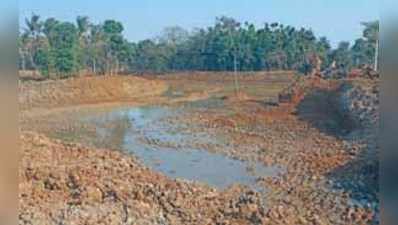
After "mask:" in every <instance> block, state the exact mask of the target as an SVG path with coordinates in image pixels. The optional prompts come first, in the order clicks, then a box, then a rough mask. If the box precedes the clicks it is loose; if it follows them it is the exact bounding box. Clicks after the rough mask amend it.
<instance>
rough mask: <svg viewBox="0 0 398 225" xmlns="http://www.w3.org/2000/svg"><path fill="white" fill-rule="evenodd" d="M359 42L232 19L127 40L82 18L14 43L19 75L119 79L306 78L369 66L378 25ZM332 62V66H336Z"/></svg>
mask: <svg viewBox="0 0 398 225" xmlns="http://www.w3.org/2000/svg"><path fill="white" fill-rule="evenodd" d="M362 25H363V26H364V31H363V37H361V38H359V39H357V40H356V41H355V43H354V44H353V45H352V46H350V43H349V42H341V43H340V44H339V45H338V46H337V48H334V49H333V48H332V47H331V45H330V42H329V40H328V39H327V38H326V37H317V36H316V35H315V34H314V32H313V31H312V30H311V29H305V28H296V27H292V26H288V25H284V24H280V23H265V24H264V25H263V26H261V27H256V26H255V25H254V24H252V23H249V22H245V23H243V24H242V23H240V22H238V21H236V20H235V19H233V18H230V17H225V16H222V17H219V18H216V21H215V23H214V25H213V26H209V27H207V28H198V29H195V30H193V31H191V32H189V31H187V30H185V29H183V28H181V27H178V26H174V27H167V28H165V29H164V31H163V32H162V33H161V35H160V36H157V37H155V38H153V39H147V40H142V41H138V42H131V41H128V40H127V39H126V38H125V37H124V35H123V31H124V26H123V24H122V23H121V22H119V21H115V20H105V21H104V22H103V23H99V24H94V23H92V22H91V21H90V19H89V18H88V17H86V16H79V17H77V18H76V22H75V23H70V22H62V21H58V20H56V19H54V18H47V19H46V20H44V21H42V20H41V18H40V16H38V15H32V17H31V18H27V19H26V24H25V29H24V30H23V32H21V34H20V37H19V39H20V40H19V54H20V57H19V58H20V68H21V69H32V70H40V71H41V72H42V74H43V75H54V76H58V77H59V76H70V75H76V74H78V73H80V72H82V71H85V72H89V73H93V74H110V75H112V74H117V73H120V72H126V73H127V72H158V73H160V72H169V71H189V70H199V71H230V70H234V69H235V68H236V69H237V70H239V71H259V70H298V71H301V72H303V73H308V72H309V71H311V70H312V69H313V67H314V66H315V65H314V58H316V59H319V60H318V61H320V62H321V68H327V67H329V66H330V65H331V64H334V65H336V66H337V67H339V68H341V69H344V70H347V71H348V70H350V69H351V68H352V67H358V66H360V65H362V64H367V65H372V64H373V63H374V58H375V52H376V50H375V49H376V48H377V47H376V45H377V41H378V32H379V23H378V22H377V21H373V22H366V23H362ZM333 62H334V63H333Z"/></svg>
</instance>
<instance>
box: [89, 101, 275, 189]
mask: <svg viewBox="0 0 398 225" xmlns="http://www.w3.org/2000/svg"><path fill="white" fill-rule="evenodd" d="M179 113H180V112H178V110H175V109H172V108H168V107H134V108H119V109H115V110H113V111H110V112H103V113H99V114H95V115H90V116H89V117H87V118H85V119H84V120H85V121H89V122H90V123H93V124H95V126H96V133H97V138H99V139H103V141H105V142H111V143H112V145H115V146H117V147H118V148H120V149H122V150H124V151H128V152H130V153H132V154H134V155H135V156H136V157H138V158H139V159H140V160H141V161H142V163H143V164H144V165H145V166H147V167H149V168H151V169H153V170H156V171H159V172H161V173H163V174H165V175H167V176H169V177H171V178H183V179H187V180H192V181H199V182H203V183H207V184H208V185H210V186H213V187H216V188H219V189H224V188H226V187H228V186H230V185H232V184H243V185H247V186H250V187H252V188H255V189H257V186H256V179H257V178H258V177H260V176H261V177H267V176H276V175H277V173H278V172H279V169H277V168H275V167H265V166H263V165H262V164H259V163H258V164H255V163H251V164H249V163H247V162H242V161H239V160H235V159H231V158H229V157H227V156H225V155H222V154H217V153H210V152H208V151H206V149H201V148H197V147H195V146H211V145H223V143H222V142H221V140H219V139H218V138H216V137H214V136H211V135H209V134H207V133H204V132H203V133H198V132H195V133H190V132H189V131H187V129H184V126H183V125H180V124H175V123H173V122H170V120H168V119H169V118H170V117H176V116H178V115H179Z"/></svg>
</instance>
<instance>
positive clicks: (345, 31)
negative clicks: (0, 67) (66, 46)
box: [19, 0, 379, 46]
mask: <svg viewBox="0 0 398 225" xmlns="http://www.w3.org/2000/svg"><path fill="white" fill-rule="evenodd" d="M32 13H35V14H39V15H40V16H41V17H42V18H47V17H55V18H57V19H59V20H66V21H75V18H76V16H78V15H83V16H88V17H90V20H91V21H93V22H95V23H98V22H101V21H104V20H105V19H115V20H118V21H120V22H122V23H123V25H124V27H125V31H124V34H125V36H126V37H127V39H128V40H130V41H138V40H143V39H147V38H153V37H155V36H157V35H159V34H160V33H161V31H162V30H163V29H164V28H165V27H168V26H175V25H178V26H181V27H183V28H186V29H188V30H192V29H193V28H197V27H207V26H211V25H212V24H214V22H215V18H216V17H219V16H223V15H225V16H230V17H233V18H235V19H237V20H238V21H240V22H244V21H248V22H251V23H254V24H255V25H256V26H258V27H261V26H262V25H263V24H264V23H265V22H268V23H271V22H280V23H283V24H285V25H291V26H295V27H297V28H299V27H305V28H311V29H312V30H313V31H314V33H315V34H316V35H317V36H318V37H320V36H326V37H327V38H328V39H329V40H330V41H331V44H332V45H333V46H336V45H337V43H338V42H339V41H350V42H351V43H352V42H353V41H354V40H355V39H357V38H359V37H361V35H362V27H361V25H360V23H361V22H363V21H371V20H375V19H379V3H378V0H106V1H104V0H19V18H20V19H19V20H20V23H21V24H23V22H24V19H25V18H26V17H30V16H31V15H32Z"/></svg>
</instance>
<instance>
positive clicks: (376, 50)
mask: <svg viewBox="0 0 398 225" xmlns="http://www.w3.org/2000/svg"><path fill="white" fill-rule="evenodd" d="M378 58H379V40H376V49H375V62H374V63H375V65H374V70H375V71H377V70H378V64H379V59H378Z"/></svg>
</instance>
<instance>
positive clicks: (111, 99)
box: [20, 73, 379, 225]
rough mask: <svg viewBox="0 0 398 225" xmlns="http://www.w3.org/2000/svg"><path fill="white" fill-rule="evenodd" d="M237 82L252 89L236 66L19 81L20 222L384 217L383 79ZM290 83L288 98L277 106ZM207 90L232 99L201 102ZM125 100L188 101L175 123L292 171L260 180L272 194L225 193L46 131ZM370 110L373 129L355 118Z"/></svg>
mask: <svg viewBox="0 0 398 225" xmlns="http://www.w3.org/2000/svg"><path fill="white" fill-rule="evenodd" d="M239 80H240V92H241V96H244V98H242V97H240V98H236V97H234V95H233V94H234V81H233V79H232V78H231V76H230V74H221V76H220V74H216V75H214V74H206V73H197V74H193V75H192V77H190V76H189V74H178V75H169V76H145V78H137V77H112V78H88V79H86V78H80V79H78V80H66V81H51V82H48V81H46V82H44V83H42V82H41V83H36V82H30V83H22V84H21V87H20V105H21V108H22V109H23V112H22V114H21V115H22V116H21V123H22V124H23V126H22V130H23V131H22V132H23V133H22V136H21V142H22V162H21V164H20V177H21V180H20V205H21V209H22V210H21V211H20V224H319V225H322V224H378V223H379V218H378V214H379V202H378V190H377V181H378V177H377V166H378V162H377V159H376V158H377V157H375V156H377V152H378V147H377V146H376V145H375V143H376V141H375V140H376V138H377V132H376V131H377V124H378V117H377V112H378V108H377V107H378V91H377V90H378V89H377V87H378V85H379V84H378V83H377V82H368V81H360V80H355V81H325V80H321V81H319V80H312V79H301V80H298V81H296V83H294V84H292V83H291V81H292V74H290V73H289V74H287V75H286V74H285V75H284V74H271V75H267V74H261V73H259V74H247V75H244V76H241V77H240V79H239ZM91 81H92V82H91ZM347 84H349V85H350V86H349V87H347V86H346V85H347ZM97 85H98V88H97ZM288 86H290V88H288V89H286V90H285V92H288V93H289V95H290V97H291V101H290V102H287V103H283V104H279V106H275V105H274V104H269V103H270V102H268V100H269V99H274V98H276V97H277V96H278V94H279V93H280V92H281V91H282V89H284V88H285V87H288ZM121 87H122V88H121ZM83 89H85V90H83ZM39 90H40V91H39ZM375 90H376V91H375ZM206 98H210V99H212V98H216V99H220V100H222V101H223V105H222V106H221V107H220V106H218V105H216V106H213V105H211V104H208V102H206V101H205V102H204V104H197V103H198V102H200V101H198V100H203V99H206ZM264 99H265V100H267V101H264ZM124 101H126V104H127V103H128V104H145V103H151V104H169V105H173V106H175V107H182V106H184V108H185V110H186V111H185V114H184V115H185V116H182V117H178V118H174V120H175V121H171V122H176V123H177V122H178V123H185V124H195V125H197V126H192V128H189V129H190V130H189V132H197V131H206V132H208V133H209V134H214V135H219V134H221V135H224V136H226V137H228V140H229V143H228V146H226V147H221V148H215V149H208V150H209V151H217V152H221V153H223V154H226V155H228V156H231V157H233V158H238V159H241V160H247V161H260V162H263V163H264V164H266V165H279V166H284V167H285V168H286V172H285V173H284V174H283V175H282V176H280V177H276V178H267V179H260V180H259V182H261V183H262V184H263V185H264V186H265V187H267V189H268V190H269V192H268V193H267V194H266V195H265V196H263V195H260V194H259V193H257V192H254V191H252V190H249V189H248V188H244V187H239V186H234V187H231V188H229V189H227V190H225V191H217V190H215V189H212V188H210V187H208V186H206V185H204V184H198V183H191V182H187V181H181V180H171V179H169V178H167V177H165V176H163V175H161V174H158V173H156V172H153V171H151V170H149V169H146V168H145V167H144V166H142V165H140V164H139V163H138V162H137V160H136V159H135V158H134V156H129V155H125V154H123V153H119V152H115V151H109V150H105V149H95V148H93V147H87V143H81V144H71V143H69V142H68V143H67V142H64V141H59V140H54V139H51V138H48V137H46V136H44V135H47V136H51V134H52V133H54V132H57V130H58V129H60V127H63V126H62V125H59V123H58V125H56V126H54V123H52V122H51V123H47V122H48V121H51V120H52V118H53V120H54V118H57V120H58V118H60V115H62V114H60V113H59V111H65V110H68V108H70V106H74V107H75V108H76V107H83V106H82V105H84V104H92V103H102V102H108V103H115V102H118V103H120V102H124ZM191 102H192V104H191ZM271 103H274V102H273V101H271ZM103 105H104V104H100V105H99V106H103ZM187 105H189V107H186V106H187ZM354 105H357V106H358V107H357V106H354ZM60 106H63V107H64V106H68V107H67V108H66V109H60V108H59V107H60ZM361 107H362V110H361V109H360V108H361ZM38 108H41V109H40V111H38V112H40V113H31V112H34V111H35V110H37V109H38ZM43 108H44V109H43ZM77 109H78V108H77ZM44 112H48V114H43V113H44ZM40 115H41V116H40ZM43 115H44V116H43ZM56 115H58V117H57V116H56ZM369 117H371V118H375V119H374V122H373V123H371V124H367V126H366V127H364V126H363V124H361V123H360V122H357V121H364V118H369ZM61 122H62V123H68V122H70V121H69V120H68V119H65V120H64V121H62V120H61ZM67 126H74V125H73V124H67ZM194 127H195V128H194ZM72 130H73V129H72ZM38 133H42V134H38Z"/></svg>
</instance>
